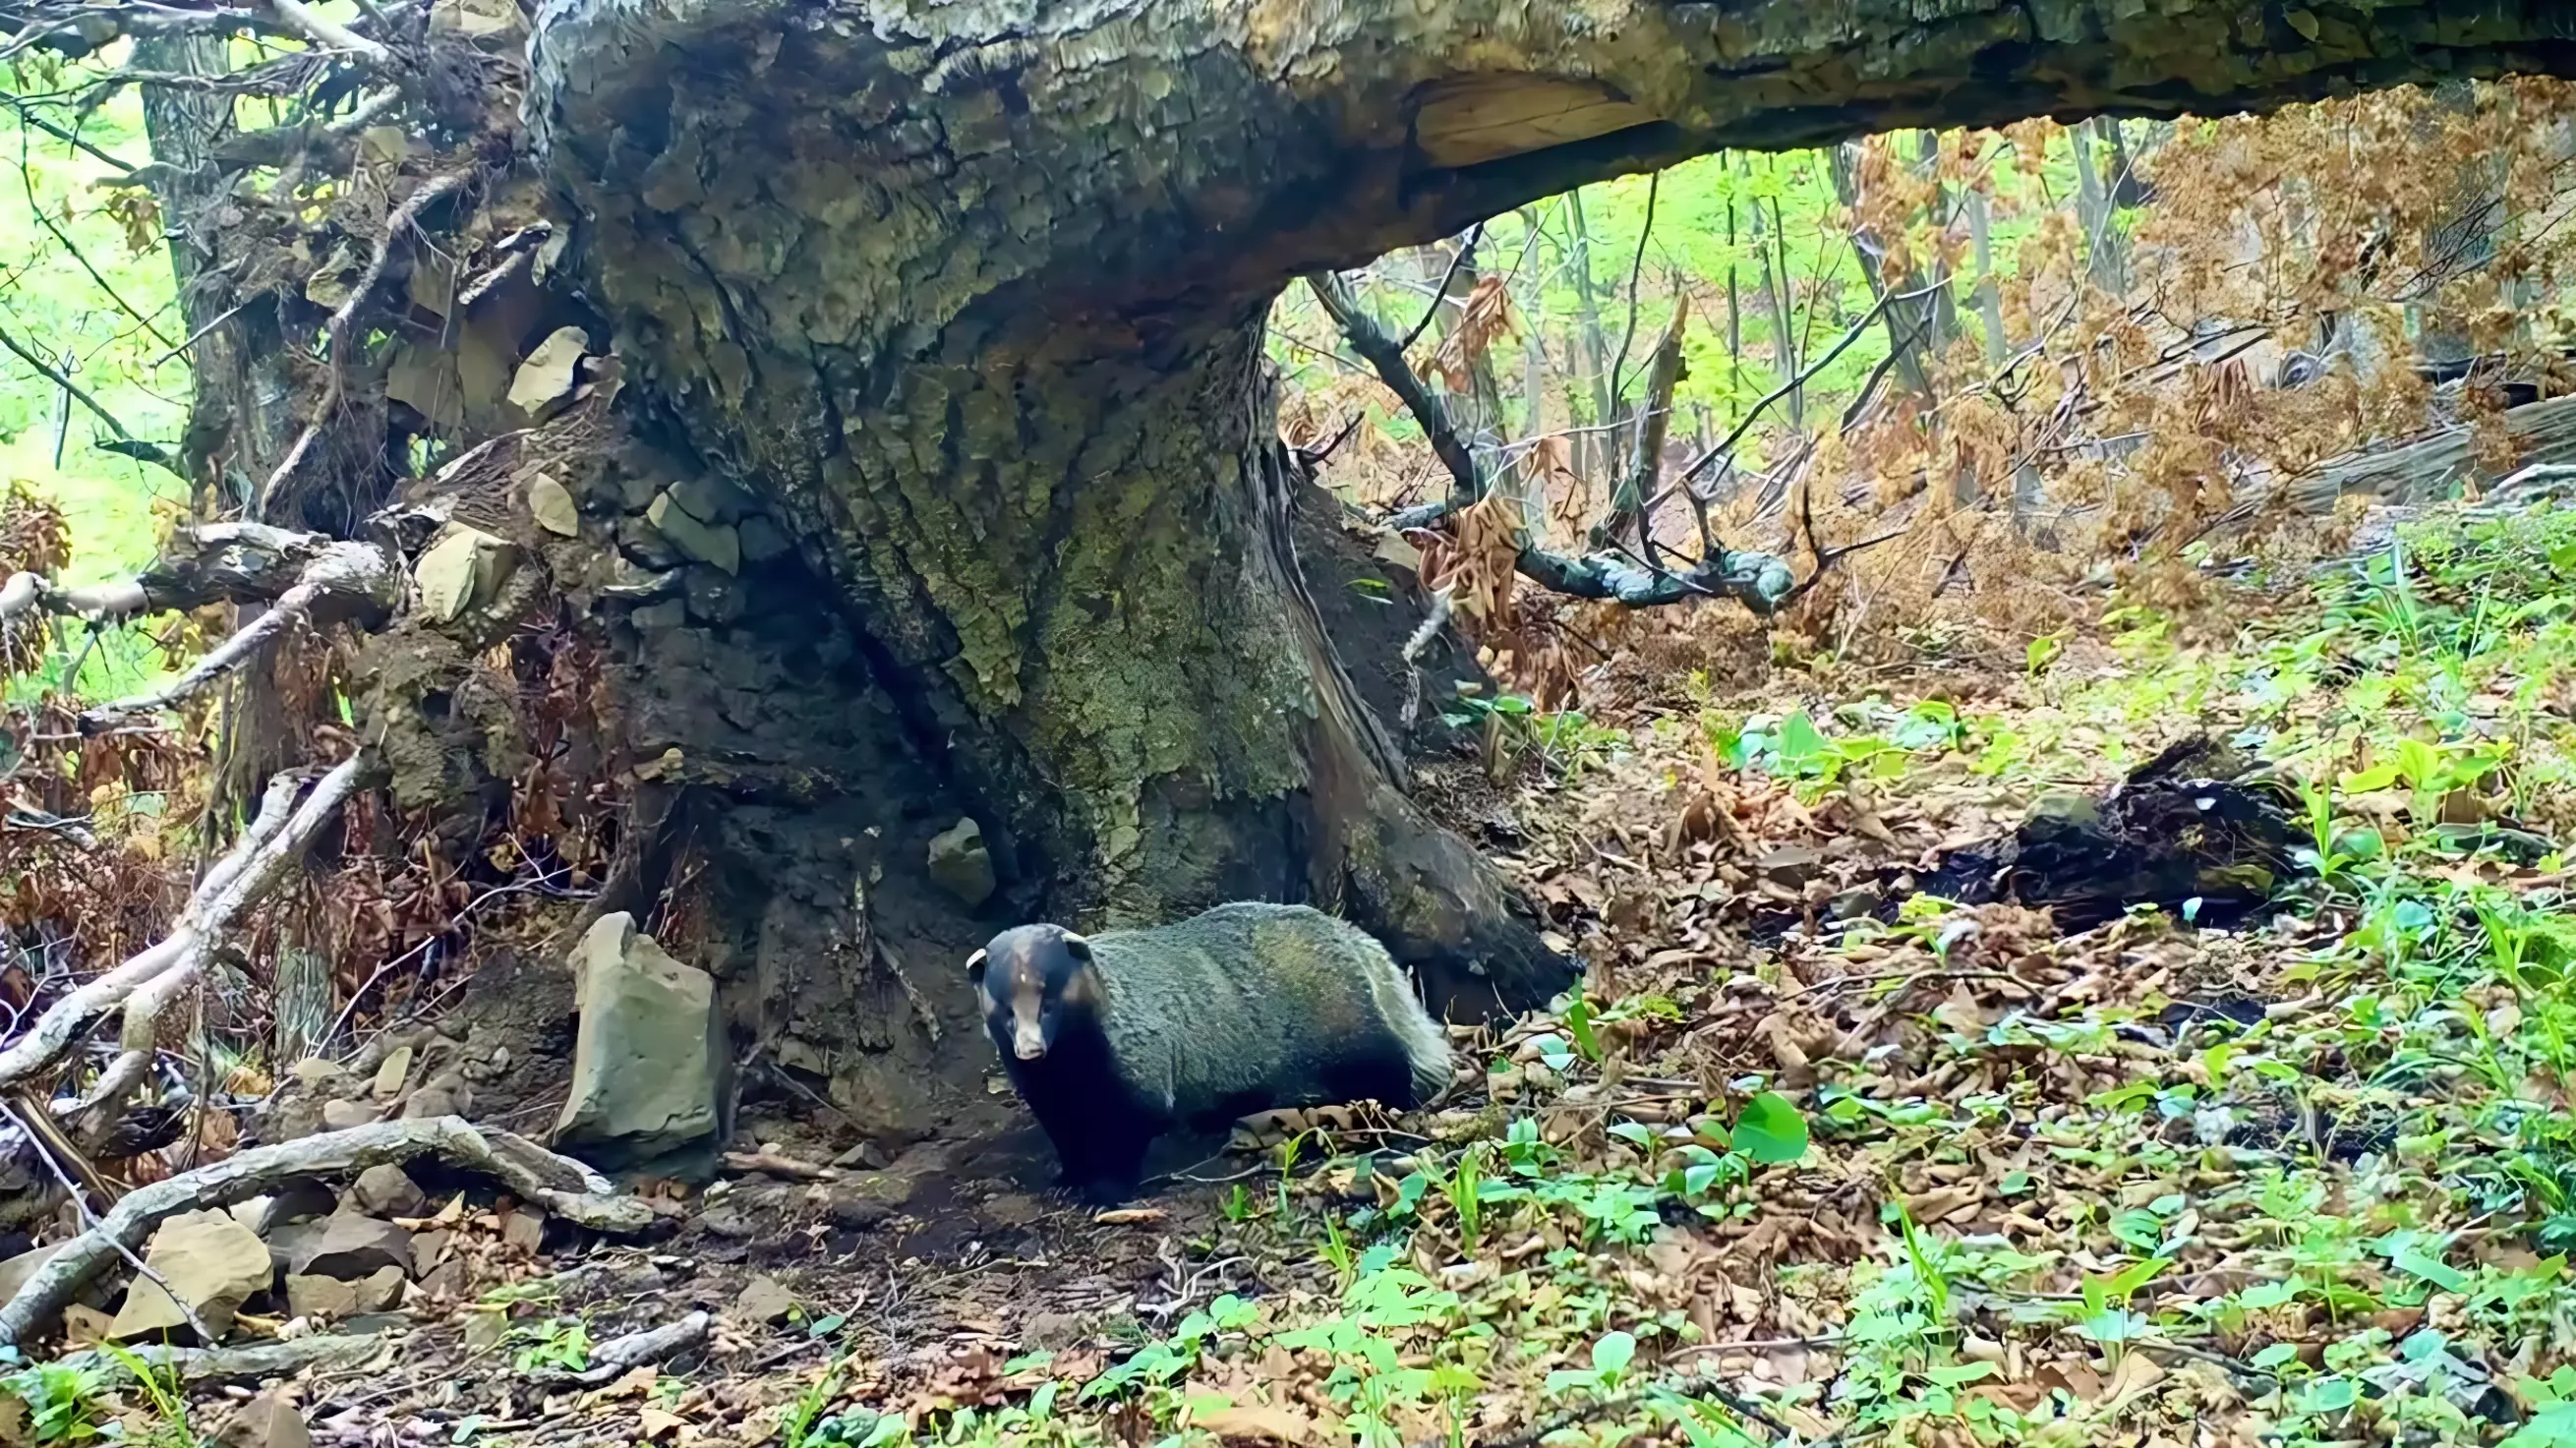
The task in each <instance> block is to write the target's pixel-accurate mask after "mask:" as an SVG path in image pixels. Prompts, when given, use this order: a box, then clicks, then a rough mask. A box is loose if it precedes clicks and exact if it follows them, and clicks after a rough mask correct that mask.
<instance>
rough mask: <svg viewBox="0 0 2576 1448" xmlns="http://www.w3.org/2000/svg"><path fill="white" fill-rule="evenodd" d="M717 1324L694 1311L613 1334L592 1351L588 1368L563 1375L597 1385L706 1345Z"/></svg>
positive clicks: (588, 1384)
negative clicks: (656, 1324)
mask: <svg viewBox="0 0 2576 1448" xmlns="http://www.w3.org/2000/svg"><path fill="white" fill-rule="evenodd" d="M714 1326H715V1319H714V1318H713V1317H712V1316H710V1315H708V1314H707V1313H705V1312H703V1311H699V1312H692V1313H690V1314H688V1315H687V1316H685V1317H683V1318H681V1319H679V1320H678V1321H676V1322H666V1323H664V1324H662V1325H661V1326H660V1327H648V1328H646V1329H644V1330H643V1331H642V1332H630V1333H628V1334H626V1335H625V1336H623V1337H612V1338H610V1339H609V1340H608V1341H606V1342H603V1343H601V1344H600V1345H599V1346H597V1347H595V1348H592V1349H591V1350H590V1366H589V1367H587V1368H584V1369H583V1370H581V1371H580V1372H578V1373H566V1374H563V1375H562V1376H563V1378H564V1379H565V1380H566V1381H568V1382H575V1383H580V1384H582V1385H584V1386H586V1387H597V1386H598V1385H600V1384H601V1383H605V1382H608V1381H610V1380H611V1379H613V1378H615V1377H616V1376H617V1375H618V1374H620V1373H623V1372H626V1371H628V1370H630V1369H633V1368H638V1367H642V1366H643V1365H644V1364H646V1363H656V1362H661V1361H662V1360H664V1359H665V1358H671V1357H676V1356H678V1355H679V1354H681V1353H684V1352H687V1351H688V1350H690V1349H691V1348H695V1347H701V1346H704V1345H705V1343H706V1340H707V1337H708V1334H709V1333H710V1332H712V1331H713V1329H714Z"/></svg>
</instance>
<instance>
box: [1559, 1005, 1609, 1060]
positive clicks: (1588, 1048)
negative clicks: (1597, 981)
mask: <svg viewBox="0 0 2576 1448" xmlns="http://www.w3.org/2000/svg"><path fill="white" fill-rule="evenodd" d="M1565 1029H1566V1030H1567V1031H1568V1032H1569V1033H1571V1034H1572V1035H1573V1037H1574V1048H1575V1049H1576V1050H1578V1051H1581V1052H1582V1053H1583V1059H1585V1060H1587V1061H1598V1060H1600V1059H1601V1036H1600V1033H1599V1032H1597V1031H1595V1030H1593V1029H1592V1002H1590V1001H1588V1000H1585V999H1584V998H1583V997H1581V996H1576V997H1575V998H1574V1000H1573V1002H1572V1003H1571V1004H1569V1005H1567V1006H1566V1008H1565Z"/></svg>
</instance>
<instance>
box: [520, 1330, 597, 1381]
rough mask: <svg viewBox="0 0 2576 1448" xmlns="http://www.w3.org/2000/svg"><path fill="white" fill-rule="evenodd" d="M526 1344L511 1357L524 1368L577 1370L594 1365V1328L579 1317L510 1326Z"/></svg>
mask: <svg viewBox="0 0 2576 1448" xmlns="http://www.w3.org/2000/svg"><path fill="white" fill-rule="evenodd" d="M510 1336H511V1338H512V1339H513V1340H514V1341H517V1342H520V1343H523V1344H525V1346H523V1347H521V1348H520V1349H519V1353H518V1356H517V1357H515V1358H513V1359H511V1364H512V1366H514V1367H516V1368H517V1369H518V1370H519V1371H520V1372H523V1373H526V1372H537V1371H540V1370H548V1369H551V1370H554V1371H559V1372H568V1373H577V1372H581V1371H583V1370H585V1369H587V1368H588V1367H589V1366H590V1328H589V1326H588V1325H587V1324H585V1323H583V1322H582V1320H581V1319H580V1318H578V1317H549V1318H545V1319H542V1320H540V1321H537V1322H529V1323H521V1324H519V1325H518V1326H516V1327H513V1328H511V1329H510Z"/></svg>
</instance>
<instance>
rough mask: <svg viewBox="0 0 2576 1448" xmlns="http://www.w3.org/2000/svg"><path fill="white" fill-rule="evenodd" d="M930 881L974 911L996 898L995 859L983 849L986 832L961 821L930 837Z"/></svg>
mask: <svg viewBox="0 0 2576 1448" xmlns="http://www.w3.org/2000/svg"><path fill="white" fill-rule="evenodd" d="M930 878H931V879H933V880H935V881H937V882H938V883H939V887H940V888H941V889H943V890H946V891H947V892H948V893H949V894H951V895H954V896H956V897H957V900H958V903H960V904H962V905H964V906H965V907H966V908H967V909H969V910H972V909H974V908H975V907H976V906H978V905H981V904H983V903H984V902H985V901H987V900H990V899H992V898H993V884H994V881H993V856H992V854H991V853H990V852H989V851H987V850H986V849H985V848H984V830H983V827H982V826H981V825H978V824H976V823H975V822H974V821H973V820H971V819H961V820H959V821H958V822H957V823H955V824H953V825H950V826H949V827H948V828H946V829H944V830H941V831H940V832H939V833H937V834H935V835H932V836H931V837H930Z"/></svg>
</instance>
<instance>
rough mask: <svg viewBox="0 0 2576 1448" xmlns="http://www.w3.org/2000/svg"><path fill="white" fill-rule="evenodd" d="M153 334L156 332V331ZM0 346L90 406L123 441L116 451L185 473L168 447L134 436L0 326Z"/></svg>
mask: <svg viewBox="0 0 2576 1448" xmlns="http://www.w3.org/2000/svg"><path fill="white" fill-rule="evenodd" d="M155 335H158V334H157V333H156V334H155ZM0 347H6V348H7V349H9V352H10V353H11V355H13V356H15V357H16V358H17V359H18V360H19V361H21V362H24V363H26V364H27V365H28V366H30V367H33V368H35V369H36V371H37V372H38V373H40V374H42V375H43V377H44V378H45V380H46V381H48V382H51V383H52V384H54V385H55V386H56V387H59V388H61V389H62V390H63V395H64V396H66V397H69V398H71V399H72V400H73V401H74V402H77V403H79V404H80V405H81V406H83V407H85V408H87V409H89V411H90V412H91V413H92V414H93V415H94V416H96V417H97V418H98V420H99V421H101V422H104V423H106V424H107V430H108V431H109V432H112V433H114V434H116V440H117V441H118V442H119V443H121V444H124V446H122V447H120V448H118V449H117V451H119V452H122V453H124V454H125V455H126V456H127V457H131V458H135V459H138V460H140V461H143V462H148V463H158V464H159V465H161V466H162V467H164V468H166V469H168V470H169V471H171V472H172V473H175V474H177V475H178V476H180V477H182V478H184V477H186V476H187V475H188V474H187V472H186V471H185V470H184V469H182V468H181V467H180V466H179V463H178V461H177V459H175V458H172V457H171V456H170V454H169V452H168V450H167V449H165V448H162V447H161V446H160V445H159V444H157V443H148V442H143V441H141V440H139V439H137V438H136V437H135V436H134V434H132V433H130V432H127V431H126V430H125V424H124V423H122V422H119V421H117V420H116V414H115V413H113V412H110V411H108V410H107V408H106V407H105V406H104V405H103V404H101V403H100V402H99V400H98V399H97V398H95V397H92V396H90V395H89V393H88V392H87V391H86V390H84V389H83V388H82V387H81V385H80V384H79V383H77V382H74V381H73V380H71V378H70V377H69V376H67V375H65V374H64V373H63V371H62V369H60V368H58V367H56V366H55V365H54V364H53V363H51V362H48V361H46V360H45V359H44V358H43V357H41V356H38V355H37V354H36V353H34V352H32V351H29V350H28V349H27V347H26V345H25V344H24V343H21V342H20V341H19V340H18V339H17V338H15V337H13V336H11V335H9V333H8V332H7V331H6V330H5V329H0Z"/></svg>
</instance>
